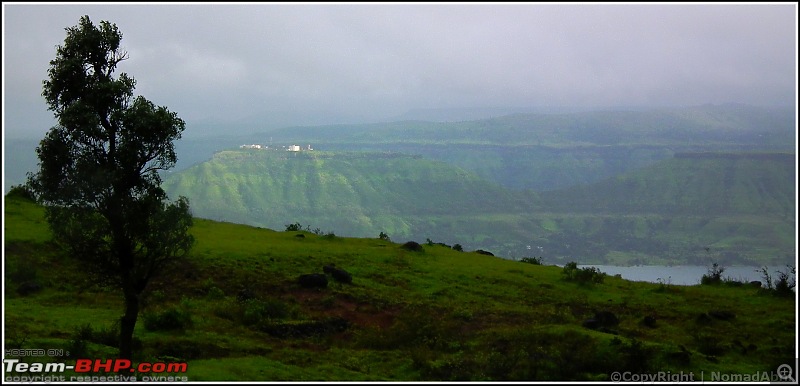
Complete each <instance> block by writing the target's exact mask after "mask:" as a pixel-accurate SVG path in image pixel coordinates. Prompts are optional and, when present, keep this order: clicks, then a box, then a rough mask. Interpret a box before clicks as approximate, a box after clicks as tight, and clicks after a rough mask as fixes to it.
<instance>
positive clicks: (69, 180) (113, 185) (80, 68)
mask: <svg viewBox="0 0 800 386" xmlns="http://www.w3.org/2000/svg"><path fill="white" fill-rule="evenodd" d="M66 32H67V37H66V39H65V40H64V44H63V45H59V46H58V47H57V49H56V57H55V59H53V60H51V61H50V68H49V70H48V75H49V78H48V79H47V80H45V81H44V82H43V92H42V96H43V97H44V98H45V100H46V102H47V104H48V106H49V110H51V111H53V113H54V115H55V117H56V119H57V121H58V124H57V125H56V126H54V127H52V128H51V129H50V130H49V131H48V133H47V134H46V135H45V138H44V139H43V140H42V141H41V142H40V144H39V147H37V149H36V152H37V155H38V157H39V168H38V170H37V171H36V172H35V173H32V174H29V176H28V185H29V186H30V187H31V189H32V190H33V191H34V192H35V194H36V196H37V198H38V199H39V200H40V202H42V203H43V204H44V205H45V206H46V216H47V220H48V223H49V225H50V227H51V229H52V231H53V235H54V239H55V241H56V242H57V243H58V244H60V245H61V246H63V247H64V248H65V249H66V250H68V251H69V252H71V254H72V255H73V256H74V257H75V258H78V259H80V260H82V261H83V262H84V263H85V264H86V266H87V271H88V272H91V273H95V274H97V275H98V276H99V277H101V278H103V279H107V280H109V279H110V280H111V281H112V282H113V283H114V284H116V285H118V286H119V288H120V289H121V290H122V293H123V295H124V298H125V314H124V315H123V317H122V319H121V323H120V325H121V340H120V355H121V356H122V357H124V358H130V357H131V355H132V353H131V340H132V334H133V328H134V327H135V324H136V319H137V316H138V312H139V304H140V296H141V294H142V292H143V291H144V290H145V288H146V286H147V283H148V282H149V281H150V279H151V278H153V277H154V276H155V275H157V274H158V272H159V271H160V270H161V269H162V268H163V267H164V265H165V264H166V263H168V262H171V261H175V260H177V259H178V258H180V257H183V256H185V254H186V253H187V252H188V251H189V249H190V248H191V246H192V244H193V242H194V239H193V237H192V236H191V235H190V234H189V232H188V229H189V227H190V226H191V225H192V217H191V213H190V211H189V203H188V200H187V199H186V198H184V197H180V198H179V199H178V200H177V201H175V202H170V201H169V200H168V198H167V196H166V194H165V192H164V191H163V189H162V188H161V177H160V175H159V172H160V171H163V170H167V169H169V168H171V167H173V166H174V165H175V162H176V161H177V156H176V154H175V148H174V145H173V142H174V141H175V140H178V139H180V137H181V133H182V132H183V131H184V129H185V123H184V121H183V120H182V119H180V118H179V117H178V116H177V114H176V113H174V112H170V111H169V110H168V109H167V108H166V107H161V106H156V105H155V104H153V103H152V102H150V101H148V100H147V99H145V98H144V97H142V96H137V97H134V94H133V91H134V86H135V84H136V82H135V81H134V79H133V78H131V77H129V76H128V75H127V74H125V73H121V74H119V76H117V77H116V78H115V77H114V73H115V71H116V69H117V67H118V65H119V64H120V63H121V62H123V61H124V60H126V59H127V58H128V55H127V53H126V52H125V51H124V50H122V49H121V48H120V42H121V41H122V33H121V32H120V31H119V30H118V29H117V27H116V25H114V24H111V23H109V22H107V21H102V22H100V24H99V26H95V25H94V24H93V23H92V22H91V20H90V19H89V17H88V16H83V17H81V19H80V21H79V24H78V25H77V26H73V27H68V28H66Z"/></svg>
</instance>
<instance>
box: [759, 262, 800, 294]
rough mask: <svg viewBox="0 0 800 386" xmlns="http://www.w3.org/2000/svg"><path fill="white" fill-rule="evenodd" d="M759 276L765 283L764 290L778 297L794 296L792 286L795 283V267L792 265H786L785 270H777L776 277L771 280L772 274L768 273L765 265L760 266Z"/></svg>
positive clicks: (794, 285)
mask: <svg viewBox="0 0 800 386" xmlns="http://www.w3.org/2000/svg"><path fill="white" fill-rule="evenodd" d="M760 272H761V277H762V278H763V280H764V283H766V288H765V290H766V291H767V292H768V293H771V294H773V295H775V296H778V297H784V298H794V297H795V294H796V293H795V291H794V288H795V287H796V285H797V279H796V272H797V271H796V269H795V267H794V266H791V265H787V266H786V270H783V271H777V272H776V273H777V274H778V278H777V279H775V280H774V281H773V278H772V276H770V274H769V270H768V269H767V267H761V270H760Z"/></svg>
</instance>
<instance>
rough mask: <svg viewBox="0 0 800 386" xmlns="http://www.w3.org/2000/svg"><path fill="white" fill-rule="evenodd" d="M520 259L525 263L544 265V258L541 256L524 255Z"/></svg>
mask: <svg viewBox="0 0 800 386" xmlns="http://www.w3.org/2000/svg"><path fill="white" fill-rule="evenodd" d="M519 261H521V262H523V263H528V264H533V265H542V258H541V257H523V258H521V259H519Z"/></svg>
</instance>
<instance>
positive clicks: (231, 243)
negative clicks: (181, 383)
mask: <svg viewBox="0 0 800 386" xmlns="http://www.w3.org/2000/svg"><path fill="white" fill-rule="evenodd" d="M37 208H38V207H37V206H36V205H35V204H34V203H31V202H17V201H15V202H13V206H11V207H9V206H7V207H6V210H7V212H6V221H7V225H6V226H7V227H8V228H9V229H11V228H19V225H20V224H27V223H28V222H30V225H29V226H30V229H31V230H32V231H34V232H38V231H41V230H42V229H46V225H45V223H44V222H43V221H42V213H41V211H40V210H38V209H37ZM9 209H13V210H11V211H9ZM37 221H38V225H37ZM27 226H28V225H26V227H27ZM192 233H193V234H194V235H195V237H197V240H198V243H199V244H198V247H197V251H200V252H197V254H196V255H195V256H194V258H193V259H192V260H191V261H190V262H189V263H188V264H186V265H184V266H180V267H172V268H170V269H169V270H168V271H167V272H165V276H164V277H165V280H164V281H161V280H159V281H156V282H154V283H153V286H152V287H151V288H155V289H158V290H160V291H161V293H162V295H163V300H164V301H166V300H173V299H175V298H176V297H181V296H194V297H193V298H190V299H189V300H184V301H181V302H180V303H177V304H175V305H173V306H165V305H164V304H158V303H154V304H153V307H152V311H153V312H152V313H153V314H155V313H160V312H161V311H163V310H166V309H167V308H169V307H174V308H177V309H179V310H186V312H189V311H190V314H191V320H192V324H191V326H190V327H191V328H185V329H183V330H163V331H150V330H148V329H147V328H146V327H145V326H144V318H142V320H140V323H138V324H137V338H139V339H141V345H142V346H141V347H142V349H141V350H140V351H138V352H139V353H140V354H139V355H138V356H137V357H135V358H134V359H135V360H136V361H140V362H141V361H144V360H148V361H155V360H164V361H167V362H170V361H182V360H189V361H190V366H189V373H188V374H187V375H188V376H189V377H190V379H194V380H199V381H223V382H224V381H250V382H252V381H260V380H265V379H269V380H275V379H280V380H286V381H311V380H315V381H353V380H358V381H366V382H375V381H401V382H414V381H438V380H443V381H444V380H446V381H480V382H495V381H520V382H530V381H532V380H535V381H567V380H571V381H608V380H609V375H610V374H611V373H613V372H615V371H625V370H628V371H643V372H645V373H651V372H654V371H665V372H666V371H670V372H672V374H677V373H678V372H679V371H687V372H688V371H693V372H694V373H695V374H699V372H700V371H706V372H709V371H728V370H729V369H737V371H741V372H743V373H753V372H756V371H768V370H770V369H773V368H775V365H774V364H776V363H777V364H780V363H783V362H781V361H782V360H784V358H789V357H792V356H793V355H794V350H795V345H794V344H793V343H792V342H794V340H795V339H794V335H793V334H794V330H793V327H794V321H795V317H796V315H795V312H796V311H795V310H794V309H793V308H792V307H787V304H786V303H787V302H786V301H785V299H782V298H776V297H773V296H760V295H759V293H758V291H756V290H754V289H753V288H752V287H733V286H713V287H711V286H700V285H695V286H674V287H680V291H673V290H671V289H669V290H667V291H666V292H665V293H657V292H656V289H657V288H659V286H658V285H656V284H652V283H639V282H631V281H627V280H621V279H619V280H617V279H615V280H607V281H606V283H607V285H599V286H592V287H588V286H587V287H583V286H576V285H574V284H573V283H572V282H568V281H566V280H561V277H562V276H563V273H562V272H563V269H561V268H559V267H556V266H532V265H528V264H519V263H518V262H516V261H510V260H504V259H498V258H491V257H487V256H484V255H479V254H476V253H458V252H456V251H455V250H452V249H446V248H439V247H438V246H434V247H432V248H426V249H425V250H426V254H425V255H424V256H425V258H421V257H422V256H423V255H417V254H414V253H410V252H406V251H404V250H402V249H400V248H399V247H400V245H399V244H397V245H395V246H394V247H392V246H390V245H387V242H385V241H382V240H378V239H376V238H374V237H372V238H364V239H356V238H348V237H337V239H336V241H335V242H331V241H328V240H324V239H323V238H321V237H307V238H306V239H304V240H303V241H302V242H298V240H297V239H296V238H295V235H294V234H293V233H286V232H274V231H270V230H266V229H258V228H255V227H246V226H240V225H235V224H230V223H218V222H214V221H209V220H202V219H198V220H197V221H196V222H195V225H194V226H193V227H192ZM376 233H377V232H376ZM7 237H11V238H10V239H7V240H6V242H7V248H6V251H5V252H6V255H7V256H6V258H10V259H11V260H12V261H13V260H16V259H22V258H24V257H26V256H28V255H30V254H31V251H37V256H39V258H40V263H39V264H38V266H39V267H40V269H39V271H38V278H39V279H41V280H42V282H47V283H60V282H67V284H71V283H72V280H75V278H78V277H81V276H82V275H83V272H82V271H81V269H80V266H75V265H72V264H69V263H70V261H71V259H70V258H68V257H64V256H61V255H55V254H51V253H48V252H47V251H48V248H51V246H50V244H48V243H47V242H46V241H41V242H37V243H36V248H35V249H34V248H32V247H31V248H20V247H19V243H20V241H19V240H20V239H25V240H28V239H29V238H27V237H26V236H25V235H21V234H19V233H11V234H10V235H7ZM323 264H335V265H336V266H341V267H347V268H348V271H351V272H353V274H354V276H355V277H358V278H359V279H358V285H353V286H339V287H337V288H331V289H330V290H329V291H326V292H324V293H317V292H314V291H306V290H303V289H301V288H297V286H294V285H292V284H291V283H294V280H296V277H297V275H299V274H303V273H308V272H311V271H314V270H319V269H320V268H321V266H322V265H323ZM53 266H57V267H58V269H50V267H53ZM575 268H576V269H577V265H576V266H575ZM212 278H213V279H212ZM287 284H289V285H287ZM667 284H668V282H667ZM71 288H74V287H69V288H67V287H66V286H63V287H62V286H60V285H53V286H50V287H48V290H47V291H45V292H44V293H42V294H40V295H39V296H36V297H31V298H17V297H7V298H6V299H5V303H4V307H5V312H6V314H5V318H6V327H7V329H9V331H7V333H8V334H7V335H8V336H7V337H6V342H5V343H6V347H14V346H12V345H11V344H12V343H14V344H16V345H18V346H23V348H36V347H64V348H66V346H67V345H69V344H70V340H71V339H73V334H72V331H73V329H74V328H75V326H83V325H85V324H87V323H96V321H97V320H111V319H114V318H115V317H114V315H116V314H117V312H118V310H119V297H118V295H117V294H116V293H113V292H109V291H106V290H104V289H103V288H101V287H88V288H86V289H84V290H83V291H82V292H80V293H77V292H76V291H74V290H72V289H71ZM214 288H221V289H223V290H224V291H225V292H226V293H227V294H228V295H226V296H224V297H222V298H221V299H216V298H213V299H212V298H210V297H209V296H208V295H209V293H210V292H209V291H211V290H213V289H214ZM240 288H246V289H248V290H249V291H250V294H248V295H247V296H246V298H247V299H244V297H243V300H242V301H238V300H237V296H235V294H237V291H238V290H239V289H240ZM270 293H271V294H275V296H279V297H276V298H261V297H259V295H261V294H270ZM155 294H157V291H153V292H152V293H151V294H150V296H151V297H153V298H154V299H155V298H160V297H161V296H162V295H157V296H154V295H155ZM254 299H258V300H254ZM153 301H154V300H153ZM272 302H275V303H276V304H274V305H270V304H269V303H272ZM712 306H713V308H709V307H712ZM150 310H151V308H150V307H148V308H146V309H144V311H143V312H150ZM596 310H610V311H612V312H613V313H614V314H615V315H617V316H618V317H619V322H620V323H619V325H618V327H617V328H616V329H615V330H616V331H615V333H616V334H617V335H611V334H609V333H604V332H600V331H597V330H590V329H587V328H584V327H582V326H581V323H582V321H583V320H585V318H587V317H588V316H589V315H591V314H592V313H593V312H595V311H596ZM720 310H722V311H725V310H732V311H735V318H734V319H730V320H728V319H724V318H723V319H720V318H719V316H722V317H724V316H725V313H724V312H718V311H720ZM700 312H703V313H704V314H705V315H706V316H707V317H708V318H709V319H708V320H707V321H706V322H704V323H697V322H696V317H697V315H698V313H700ZM287 314H288V316H285V317H284V315H287ZM647 315H653V316H655V317H657V318H658V321H659V323H658V324H657V325H656V327H645V326H642V325H641V320H642V317H643V316H647ZM715 315H716V316H715ZM245 321H246V322H247V323H252V324H246V323H245ZM348 325H349V327H347V326H348ZM103 326H104V327H109V328H108V329H105V330H101V331H107V332H106V333H101V331H98V330H96V329H95V330H93V331H92V333H91V334H90V335H91V338H90V339H82V340H81V339H76V343H75V344H74V347H76V348H78V349H80V345H81V342H83V344H84V345H85V348H86V350H87V351H86V352H87V355H89V357H93V356H96V357H101V358H102V357H112V356H114V355H115V354H114V353H113V351H111V350H112V349H113V348H114V347H115V346H111V344H114V342H113V340H114V335H115V333H114V332H116V331H118V329H119V326H117V327H114V326H109V325H108V324H104V325H103ZM64 331H67V332H68V333H67V334H65V333H64ZM695 332H697V334H695V335H697V336H696V337H695V336H694V335H693V333H695ZM269 334H272V335H269ZM102 335H107V336H106V337H105V338H103V337H102ZM116 335H118V334H116ZM88 336H89V334H83V335H82V337H83V338H88ZM763 336H768V337H770V338H769V339H760V338H759V337H763ZM20 337H23V338H20ZM74 337H78V334H74ZM615 338H617V339H616V340H615ZM772 338H774V339H772ZM102 341H106V342H107V343H101V342H102ZM736 342H743V344H741V345H739V346H737V343H736ZM754 344H757V346H758V347H757V348H756V347H755V345H754ZM134 347H136V345H134ZM676 347H685V348H682V349H681V351H680V352H679V354H680V356H678V357H677V359H675V358H676V357H674V356H670V355H671V354H675V353H674V351H676ZM745 348H746V349H747V353H746V354H744V353H743V350H744V349H745ZM704 352H709V353H720V352H721V355H716V356H711V357H709V358H711V359H709V358H706V356H705V355H706V354H704ZM715 361H716V362H715Z"/></svg>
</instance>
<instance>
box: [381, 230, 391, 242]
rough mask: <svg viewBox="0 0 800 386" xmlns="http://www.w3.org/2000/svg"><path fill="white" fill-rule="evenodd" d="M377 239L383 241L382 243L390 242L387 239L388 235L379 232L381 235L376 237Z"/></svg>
mask: <svg viewBox="0 0 800 386" xmlns="http://www.w3.org/2000/svg"><path fill="white" fill-rule="evenodd" d="M378 238H379V239H381V240H383V241H392V240H391V239H389V235H387V234H386V233H384V232H381V234H380V235H378Z"/></svg>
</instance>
